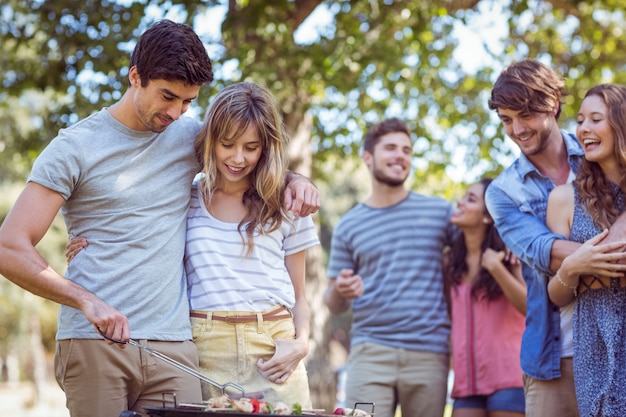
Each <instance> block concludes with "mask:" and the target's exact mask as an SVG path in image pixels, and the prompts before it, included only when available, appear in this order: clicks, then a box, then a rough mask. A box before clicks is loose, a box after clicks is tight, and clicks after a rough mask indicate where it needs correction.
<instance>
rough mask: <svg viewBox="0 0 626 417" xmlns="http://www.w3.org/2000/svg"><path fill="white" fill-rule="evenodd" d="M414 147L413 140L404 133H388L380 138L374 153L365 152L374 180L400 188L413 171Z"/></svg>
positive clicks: (364, 159) (365, 158) (364, 156)
mask: <svg viewBox="0 0 626 417" xmlns="http://www.w3.org/2000/svg"><path fill="white" fill-rule="evenodd" d="M412 154H413V147H412V145H411V139H410V138H409V136H408V135H407V134H406V133H404V132H392V133H387V134H386V135H383V136H381V137H380V139H379V141H378V143H376V145H375V146H374V150H373V151H372V152H369V151H364V152H363V161H364V162H365V163H366V164H367V166H368V167H369V169H370V172H371V173H372V176H373V178H374V180H376V181H378V182H379V183H382V184H386V185H389V186H391V187H398V186H402V184H404V181H406V179H407V177H408V176H409V173H410V171H411V156H412Z"/></svg>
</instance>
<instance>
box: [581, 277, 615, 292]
mask: <svg viewBox="0 0 626 417" xmlns="http://www.w3.org/2000/svg"><path fill="white" fill-rule="evenodd" d="M623 287H626V277H617V278H606V277H597V276H594V275H585V276H584V277H580V282H579V284H578V294H579V295H580V294H582V293H584V292H585V291H587V290H599V289H602V288H623Z"/></svg>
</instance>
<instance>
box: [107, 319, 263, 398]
mask: <svg viewBox="0 0 626 417" xmlns="http://www.w3.org/2000/svg"><path fill="white" fill-rule="evenodd" d="M98 332H100V335H101V336H102V337H104V338H105V339H107V340H109V341H111V342H113V343H118V344H120V345H125V344H129V345H133V346H136V347H138V348H139V349H143V350H144V351H145V352H147V353H148V354H150V355H152V356H155V357H157V358H159V359H161V360H162V361H164V362H167V363H169V364H170V365H172V366H174V367H176V368H178V369H180V370H181V371H183V372H186V373H188V374H189V375H192V376H195V377H196V378H198V379H200V380H201V381H204V382H206V383H209V384H211V385H213V386H214V387H217V388H219V389H220V390H221V392H222V395H228V396H229V397H230V398H242V397H247V398H257V399H261V398H263V397H264V394H263V392H251V393H248V394H246V390H245V389H244V388H243V387H242V386H241V385H239V384H236V383H234V382H227V383H225V384H220V383H218V382H216V381H214V380H212V379H211V378H209V377H207V376H206V375H204V374H202V373H200V372H198V371H196V370H195V369H193V368H190V367H188V366H187V365H183V364H182V363H180V362H178V361H176V360H174V359H172V358H170V357H169V356H167V355H164V354H162V353H160V352H157V351H156V350H154V349H151V348H149V347H148V346H144V345H142V344H140V343H137V342H136V341H135V340H133V339H128V340H127V341H123V340H117V339H113V338H111V337H109V336H107V335H106V334H104V333H103V332H102V330H100V329H98ZM227 388H232V390H236V391H239V392H240V393H241V394H236V393H234V392H232V390H230V391H229V392H227Z"/></svg>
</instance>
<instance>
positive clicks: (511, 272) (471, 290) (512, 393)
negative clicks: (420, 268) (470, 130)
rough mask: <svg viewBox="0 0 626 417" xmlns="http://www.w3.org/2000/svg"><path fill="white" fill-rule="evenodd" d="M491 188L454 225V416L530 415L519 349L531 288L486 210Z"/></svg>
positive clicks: (449, 287)
mask: <svg viewBox="0 0 626 417" xmlns="http://www.w3.org/2000/svg"><path fill="white" fill-rule="evenodd" d="M490 182H491V180H490V179H484V180H482V181H481V182H479V183H477V184H474V185H473V186H471V187H470V188H469V189H468V190H467V192H466V194H465V196H463V198H462V199H461V200H460V201H459V202H458V204H457V211H456V212H455V213H454V214H453V216H452V218H451V219H450V221H451V222H452V223H453V224H455V225H456V226H457V227H459V229H460V230H461V232H462V233H461V234H460V235H459V237H458V238H457V240H456V241H455V242H454V243H453V244H452V246H451V248H450V251H449V252H448V253H447V256H446V257H445V261H444V277H445V280H446V291H447V295H448V297H449V298H448V305H449V307H450V317H451V323H452V336H451V338H452V340H451V343H452V360H453V369H454V387H453V389H452V398H454V409H453V412H452V416H453V417H484V416H489V417H505V416H506V417H514V416H523V415H524V391H523V382H522V370H521V368H520V346H521V340H522V333H523V331H524V314H525V312H526V284H525V283H524V280H523V278H522V271H521V264H520V262H519V260H517V259H516V258H514V257H513V256H512V255H507V252H508V251H506V248H505V246H504V243H503V242H502V240H501V239H500V236H499V235H498V232H497V231H496V229H495V228H494V226H493V221H492V219H491V217H490V216H489V213H488V212H487V209H486V207H485V200H484V194H485V189H486V188H487V186H488V185H489V183H490Z"/></svg>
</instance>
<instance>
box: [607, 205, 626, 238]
mask: <svg viewBox="0 0 626 417" xmlns="http://www.w3.org/2000/svg"><path fill="white" fill-rule="evenodd" d="M621 240H626V212H624V213H622V214H621V215H620V216H619V217H618V218H617V220H615V223H613V225H612V226H611V228H610V229H609V235H608V236H607V237H606V239H604V242H603V243H611V242H617V241H621Z"/></svg>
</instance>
